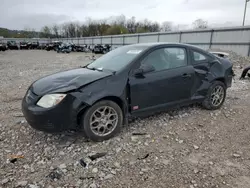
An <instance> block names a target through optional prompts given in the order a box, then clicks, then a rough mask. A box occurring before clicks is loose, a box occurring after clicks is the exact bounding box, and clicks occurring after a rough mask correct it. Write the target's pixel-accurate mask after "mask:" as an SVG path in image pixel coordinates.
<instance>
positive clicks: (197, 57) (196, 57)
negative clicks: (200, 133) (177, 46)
mask: <svg viewBox="0 0 250 188" xmlns="http://www.w3.org/2000/svg"><path fill="white" fill-rule="evenodd" d="M192 55H193V61H192V63H193V64H199V63H205V62H207V60H208V58H207V57H206V56H205V55H203V54H201V53H200V52H197V51H193V50H192Z"/></svg>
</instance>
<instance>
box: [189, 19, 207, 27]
mask: <svg viewBox="0 0 250 188" xmlns="http://www.w3.org/2000/svg"><path fill="white" fill-rule="evenodd" d="M193 27H194V29H206V28H208V22H207V21H205V20H202V19H197V20H195V21H194V22H193Z"/></svg>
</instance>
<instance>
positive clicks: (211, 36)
mask: <svg viewBox="0 0 250 188" xmlns="http://www.w3.org/2000/svg"><path fill="white" fill-rule="evenodd" d="M213 35H214V30H213V29H212V30H211V35H210V43H209V49H211V47H212V44H213Z"/></svg>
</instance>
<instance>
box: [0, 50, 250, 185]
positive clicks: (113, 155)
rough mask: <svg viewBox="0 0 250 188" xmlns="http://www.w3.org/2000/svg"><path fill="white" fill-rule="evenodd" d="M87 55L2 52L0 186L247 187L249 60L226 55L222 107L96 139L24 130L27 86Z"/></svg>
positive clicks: (168, 116)
mask: <svg viewBox="0 0 250 188" xmlns="http://www.w3.org/2000/svg"><path fill="white" fill-rule="evenodd" d="M90 56H91V55H90V54H87V55H86V54H85V53H71V54H57V53H56V52H47V51H6V52H0V75H1V76H0V86H1V89H0V187H3V188H4V187H30V188H38V187H49V188H53V187H55V188H56V187H58V188H59V187H84V188H85V187H91V188H97V187H104V188H119V187H121V188H126V187H128V188H130V187H131V188H137V187H138V188H139V187H140V188H147V187H150V188H151V187H155V188H161V187H162V188H168V187H176V188H196V187H197V188H201V187H207V188H215V187H222V188H224V187H225V188H226V187H228V188H229V187H230V188H248V187H250V145H249V143H250V142H249V141H250V128H249V125H250V117H249V111H250V93H249V86H250V80H247V79H246V80H242V81H241V80H239V76H240V72H241V71H242V67H244V66H245V65H247V64H249V63H250V60H249V59H247V58H243V57H240V56H237V55H236V54H233V55H231V57H230V58H231V59H232V61H233V62H234V69H235V71H236V74H237V75H236V77H235V81H234V82H233V86H232V88H230V89H229V90H228V92H227V98H226V101H225V104H224V105H223V107H222V108H221V109H220V110H216V111H207V110H204V109H202V108H201V107H199V106H189V107H185V108H181V109H178V110H175V111H170V112H168V113H162V114H158V115H155V116H151V117H148V118H145V119H141V120H135V121H133V122H131V123H130V124H129V127H127V128H124V129H123V131H122V133H121V134H120V135H118V136H117V137H115V138H113V139H110V140H108V141H105V142H102V143H93V142H87V141H86V140H85V139H84V137H83V136H82V134H79V133H73V132H67V133H63V134H59V135H51V134H46V133H43V132H38V131H36V130H34V129H32V128H30V126H29V125H28V124H27V123H26V121H25V119H24V117H22V113H21V99H22V97H23V96H24V94H25V92H26V89H27V87H28V86H29V85H30V84H31V83H32V82H33V81H35V80H36V79H38V78H40V77H42V76H45V75H48V74H51V73H55V72H58V71H61V70H65V69H69V68H74V67H79V66H81V65H84V64H86V63H87V62H89V61H90V60H89V58H90ZM137 133H140V135H136V134H137ZM98 153H99V155H100V156H99V158H96V159H95V158H93V154H98ZM11 155H18V156H21V158H18V159H16V160H11ZM91 156H92V157H91Z"/></svg>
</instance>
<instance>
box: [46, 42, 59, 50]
mask: <svg viewBox="0 0 250 188" xmlns="http://www.w3.org/2000/svg"><path fill="white" fill-rule="evenodd" d="M61 44H62V42H59V41H54V42H52V43H49V44H47V45H46V47H45V50H47V51H50V50H54V51H57V48H58V47H59V46H60V45H61Z"/></svg>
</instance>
